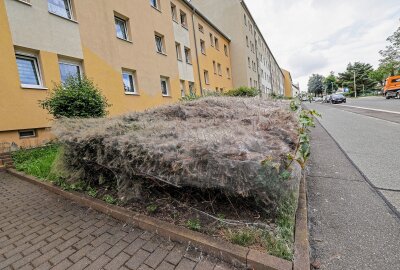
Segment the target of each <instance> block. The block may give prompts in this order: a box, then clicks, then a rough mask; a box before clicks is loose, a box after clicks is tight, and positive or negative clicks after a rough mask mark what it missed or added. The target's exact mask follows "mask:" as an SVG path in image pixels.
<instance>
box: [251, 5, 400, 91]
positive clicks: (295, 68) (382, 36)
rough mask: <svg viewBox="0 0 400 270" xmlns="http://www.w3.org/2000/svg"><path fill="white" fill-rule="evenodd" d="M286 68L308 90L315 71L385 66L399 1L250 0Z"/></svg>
mask: <svg viewBox="0 0 400 270" xmlns="http://www.w3.org/2000/svg"><path fill="white" fill-rule="evenodd" d="M246 4H247V5H248V6H249V9H250V10H251V12H252V14H253V16H254V18H255V20H256V22H257V24H258V26H259V28H260V30H261V31H262V33H263V35H264V37H265V39H266V40H267V42H268V44H269V47H270V48H271V50H272V52H273V54H274V56H275V57H276V58H277V60H278V62H279V64H280V66H281V67H282V68H285V69H288V70H289V71H291V73H292V77H293V79H294V80H295V81H299V82H300V86H301V88H302V89H303V90H305V89H306V88H307V81H308V77H309V76H310V75H311V74H312V73H320V74H323V75H327V74H328V73H329V72H330V71H335V72H336V73H338V72H342V71H343V70H344V69H345V68H346V66H347V64H348V63H349V62H354V61H361V62H367V63H370V64H372V65H374V66H377V65H378V63H379V53H378V52H379V50H381V49H383V48H384V47H385V46H386V38H387V37H388V36H389V35H391V34H392V33H393V32H394V31H395V30H396V28H397V27H398V26H399V18H400V15H399V14H400V1H399V0H351V1H349V0H335V1H332V0H246Z"/></svg>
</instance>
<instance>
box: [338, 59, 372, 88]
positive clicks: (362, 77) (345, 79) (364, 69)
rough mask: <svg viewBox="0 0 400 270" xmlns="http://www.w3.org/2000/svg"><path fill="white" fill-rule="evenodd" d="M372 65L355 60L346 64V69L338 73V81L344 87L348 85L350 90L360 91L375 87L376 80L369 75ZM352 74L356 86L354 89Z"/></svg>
mask: <svg viewBox="0 0 400 270" xmlns="http://www.w3.org/2000/svg"><path fill="white" fill-rule="evenodd" d="M373 70H374V69H373V67H372V66H371V65H370V64H367V63H361V62H355V63H354V64H351V63H350V64H348V65H347V69H346V71H345V72H343V73H339V76H338V82H339V84H341V85H343V86H344V87H348V88H349V89H350V90H351V92H355V91H356V92H357V94H358V93H360V92H361V91H363V90H366V91H369V90H375V89H377V82H376V81H375V80H373V79H371V77H370V73H371V72H372V71H373ZM354 75H355V78H356V87H357V89H354Z"/></svg>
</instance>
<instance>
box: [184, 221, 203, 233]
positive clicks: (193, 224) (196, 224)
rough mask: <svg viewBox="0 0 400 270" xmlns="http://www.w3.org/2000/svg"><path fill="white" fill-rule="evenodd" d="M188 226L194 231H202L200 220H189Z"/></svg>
mask: <svg viewBox="0 0 400 270" xmlns="http://www.w3.org/2000/svg"><path fill="white" fill-rule="evenodd" d="M186 226H187V227H188V228H189V229H190V230H192V231H200V229H201V224H200V220H199V219H198V218H194V219H189V220H188V221H187V222H186Z"/></svg>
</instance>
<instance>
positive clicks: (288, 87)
mask: <svg viewBox="0 0 400 270" xmlns="http://www.w3.org/2000/svg"><path fill="white" fill-rule="evenodd" d="M282 72H283V75H284V89H285V91H284V94H283V95H284V96H285V97H293V80H292V75H291V74H290V72H289V71H287V70H285V69H282Z"/></svg>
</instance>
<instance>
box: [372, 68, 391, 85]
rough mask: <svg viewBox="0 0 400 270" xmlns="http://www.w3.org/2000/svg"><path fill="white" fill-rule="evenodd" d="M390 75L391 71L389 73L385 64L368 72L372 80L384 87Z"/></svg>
mask: <svg viewBox="0 0 400 270" xmlns="http://www.w3.org/2000/svg"><path fill="white" fill-rule="evenodd" d="M389 75H390V73H388V70H387V69H386V68H385V67H383V66H379V67H378V68H377V69H376V70H373V71H371V72H370V73H369V74H368V76H369V77H370V78H371V80H374V81H376V82H377V83H379V85H380V87H383V85H384V84H385V79H386V78H387V77H388V76H389Z"/></svg>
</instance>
